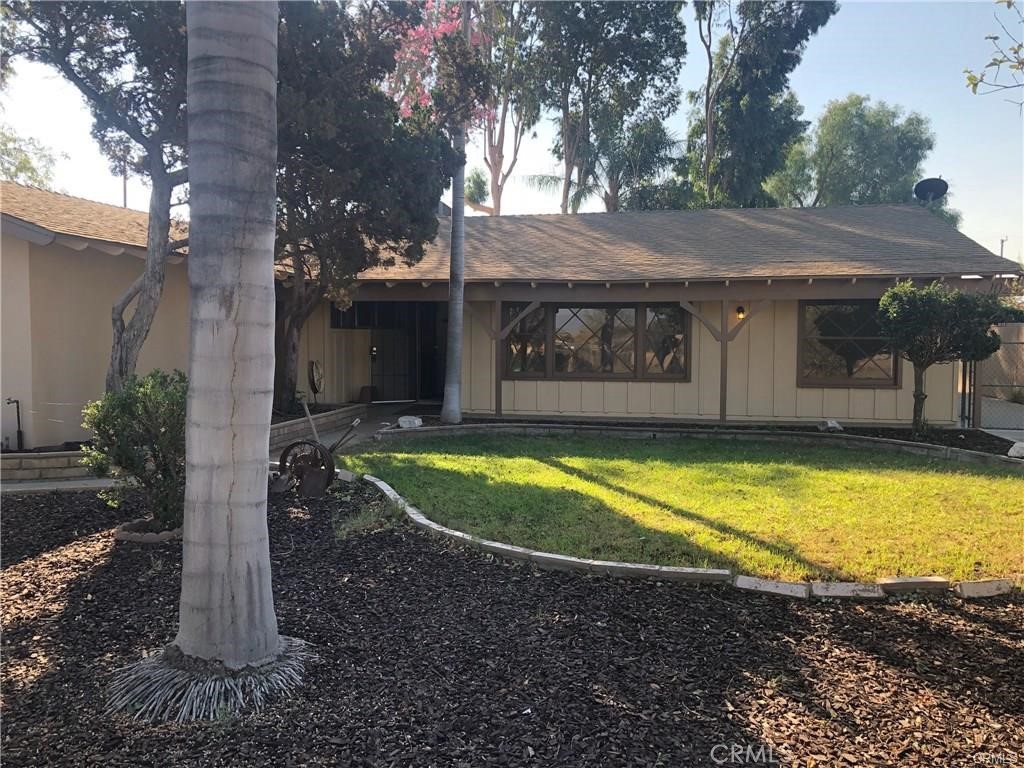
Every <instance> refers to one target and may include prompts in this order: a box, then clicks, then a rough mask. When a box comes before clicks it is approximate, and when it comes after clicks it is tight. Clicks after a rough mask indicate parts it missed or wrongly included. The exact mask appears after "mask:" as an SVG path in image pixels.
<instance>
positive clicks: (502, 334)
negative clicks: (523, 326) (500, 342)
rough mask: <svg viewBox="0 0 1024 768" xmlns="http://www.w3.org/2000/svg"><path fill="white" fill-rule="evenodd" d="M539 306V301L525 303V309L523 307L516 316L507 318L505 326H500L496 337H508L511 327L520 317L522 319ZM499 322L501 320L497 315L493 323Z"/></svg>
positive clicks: (514, 325)
mask: <svg viewBox="0 0 1024 768" xmlns="http://www.w3.org/2000/svg"><path fill="white" fill-rule="evenodd" d="M495 304H498V303H497V302H495ZM498 306H500V304H498ZM539 306H540V302H539V301H531V302H530V303H529V304H527V305H526V309H524V310H523V311H522V312H520V313H519V314H518V315H516V316H515V317H513V318H512V319H511V320H509V321H508V325H506V326H505V327H504V328H502V329H501V330H500V331H499V332H498V337H499V338H502V339H506V338H508V335H509V334H510V333H512V329H513V328H515V327H516V323H518V322H519V321H520V320H522V319H523V318H524V317H526V316H527V315H528V314H530V313H531V312H533V310H535V309H537V308H538V307H539ZM500 322H501V318H500V317H499V318H498V320H497V322H496V323H495V325H497V324H498V323H500Z"/></svg>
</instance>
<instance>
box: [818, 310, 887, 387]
mask: <svg viewBox="0 0 1024 768" xmlns="http://www.w3.org/2000/svg"><path fill="white" fill-rule="evenodd" d="M877 313H878V302H877V301H803V302H800V334H799V343H800V358H799V364H800V379H799V383H800V384H801V385H802V386H812V387H813V386H818V387H822V386H823V387H886V386H889V387H891V386H895V385H896V383H897V378H896V377H897V360H896V357H895V356H894V355H893V353H892V351H891V350H890V349H889V344H888V343H887V342H886V340H885V339H884V338H883V337H882V333H881V329H880V328H879V325H878V317H877Z"/></svg>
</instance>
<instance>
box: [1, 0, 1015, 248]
mask: <svg viewBox="0 0 1024 768" xmlns="http://www.w3.org/2000/svg"><path fill="white" fill-rule="evenodd" d="M1000 10H1001V9H999V8H997V6H996V5H995V4H994V3H992V2H989V0H979V2H956V3H953V2H904V3H880V2H857V1H855V0H854V1H851V0H847V2H844V3H842V7H841V8H840V10H839V13H838V14H837V15H836V16H835V17H833V18H832V20H831V21H830V22H829V23H828V24H827V25H826V27H825V28H824V29H823V30H822V31H821V32H820V33H819V34H818V35H817V36H816V37H814V38H812V39H811V41H810V43H809V44H808V47H807V51H806V54H805V56H804V60H803V62H802V63H801V65H800V66H799V67H798V68H797V70H796V71H795V72H794V73H793V77H792V81H791V84H792V87H793V89H794V90H795V91H796V94H797V96H798V98H799V99H800V102H801V103H802V104H803V105H804V108H805V113H804V116H805V118H806V119H809V120H814V119H816V118H817V116H818V115H819V114H820V113H821V112H822V110H823V108H824V106H825V104H826V103H827V102H828V101H829V100H831V99H839V98H843V97H844V96H846V95H848V94H850V93H864V94H868V95H870V96H871V97H872V98H873V99H876V100H884V101H887V102H889V103H892V104H898V105H900V106H902V107H904V108H906V109H907V110H915V111H918V112H920V113H922V114H923V115H925V116H926V117H928V119H929V120H930V121H931V125H932V130H933V131H934V133H935V135H936V147H935V150H934V151H933V152H932V154H931V155H930V157H929V159H928V160H927V162H926V164H925V169H924V170H925V173H926V174H927V175H936V176H937V175H941V176H942V177H943V178H945V179H946V180H947V181H949V183H950V191H951V194H952V204H953V206H954V207H956V208H958V209H960V211H961V212H962V213H963V215H964V219H963V225H962V229H963V231H964V232H965V233H966V234H968V235H969V236H970V237H972V238H974V239H975V240H977V241H978V242H980V243H981V244H982V245H984V246H985V247H987V248H989V249H990V250H992V251H993V252H996V253H998V252H999V240H1000V238H1001V237H1004V236H1005V237H1008V238H1009V239H1008V241H1007V243H1006V246H1005V248H1006V255H1007V256H1008V257H1011V258H1013V259H1015V260H1017V261H1021V260H1022V258H1024V248H1022V244H1024V224H1022V219H1024V214H1022V212H1024V149H1022V147H1024V136H1022V122H1021V117H1020V112H1019V110H1018V107H1017V106H1015V105H1013V104H1009V103H1007V102H1006V101H1004V100H1003V97H1002V96H1000V95H992V96H984V97H982V96H973V95H971V93H970V91H969V90H968V89H967V88H966V87H965V86H964V74H963V70H964V68H965V67H968V66H969V67H974V68H977V67H980V66H981V65H982V64H983V63H984V62H986V61H987V60H988V58H989V55H990V53H991V48H990V43H989V42H988V41H986V40H985V35H987V34H990V33H993V32H996V31H998V25H997V24H996V21H995V19H994V18H993V14H995V13H997V12H999V11H1000ZM683 13H684V18H685V20H686V22H687V37H688V48H689V54H688V56H687V62H686V64H685V66H684V68H683V72H682V75H681V77H680V84H681V86H682V87H683V88H684V89H692V88H694V87H696V86H697V85H699V84H700V82H701V78H702V77H703V68H702V67H701V56H700V53H701V49H700V43H699V40H698V39H697V35H696V28H695V26H694V25H693V23H692V18H693V11H692V9H691V8H686V9H685V10H684V11H683ZM1004 16H1005V13H1004ZM0 104H2V105H3V115H2V117H0V119H2V120H3V121H5V122H7V123H9V124H11V125H12V126H13V127H14V128H15V130H17V131H18V132H19V133H22V134H23V135H30V136H35V137H36V138H38V139H39V140H41V141H43V142H44V143H46V144H48V145H50V146H51V147H53V148H54V149H55V150H57V151H58V152H61V153H63V154H64V155H66V157H65V158H63V159H61V160H60V162H59V163H58V167H57V178H56V185H57V187H58V188H60V189H63V190H64V191H66V192H68V193H70V194H75V195H80V196H83V197H88V198H92V199H95V200H101V201H103V202H109V203H114V204H118V205H119V204H120V203H121V182H120V179H117V178H114V177H113V176H112V175H111V174H110V172H109V170H108V168H107V163H106V161H105V160H104V159H103V158H102V156H101V155H100V154H99V152H98V150H97V149H96V147H95V144H94V142H93V141H92V138H91V137H90V135H89V127H90V125H91V119H90V117H89V114H88V112H87V111H86V110H85V108H84V105H83V104H82V100H81V98H80V97H79V96H78V94H77V92H76V91H75V90H74V88H72V87H71V86H69V85H67V84H66V83H64V82H63V81H62V80H61V79H60V77H59V76H58V75H56V74H53V73H51V72H50V71H49V70H46V69H44V68H43V67H41V66H38V65H29V64H23V63H21V64H19V65H18V67H17V74H16V75H15V77H14V78H13V79H12V81H11V83H10V84H9V86H8V89H7V92H6V93H5V94H3V95H2V96H0ZM670 127H671V129H672V130H673V131H674V132H675V133H676V134H678V135H679V136H682V135H684V134H685V131H686V116H685V112H680V113H679V114H677V115H675V116H674V117H673V118H672V120H671V121H670ZM537 133H538V135H537V138H536V139H533V140H528V141H527V142H525V143H524V147H523V152H522V155H521V158H520V162H519V165H518V166H517V167H516V171H515V174H514V175H513V177H512V179H510V181H509V185H508V187H507V188H506V193H505V199H504V204H503V209H504V212H505V213H556V212H557V211H558V200H557V196H556V195H554V194H544V193H541V192H538V191H536V190H534V189H532V188H531V187H530V186H529V185H528V184H527V183H526V181H525V177H527V176H529V175H530V174H535V173H550V172H551V171H552V170H554V169H555V164H554V161H553V159H552V158H551V155H550V154H549V149H550V146H551V138H552V129H551V126H550V122H549V121H544V122H543V123H542V124H541V125H540V126H538V129H537ZM480 158H481V154H480V151H479V147H477V146H471V148H470V155H469V166H470V167H473V166H481V167H482V165H483V164H482V162H481V159H480ZM146 196H147V192H146V189H145V186H144V184H143V183H142V182H141V181H140V180H132V182H131V184H130V187H129V200H128V202H129V205H130V206H131V207H133V208H141V209H144V208H145V207H146V202H147V197H146ZM587 210H600V205H599V203H598V202H597V201H593V202H592V203H591V204H590V205H589V206H588V207H587Z"/></svg>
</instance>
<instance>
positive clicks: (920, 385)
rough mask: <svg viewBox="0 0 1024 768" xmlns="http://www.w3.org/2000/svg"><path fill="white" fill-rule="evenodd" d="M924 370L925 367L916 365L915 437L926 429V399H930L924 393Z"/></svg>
mask: <svg viewBox="0 0 1024 768" xmlns="http://www.w3.org/2000/svg"><path fill="white" fill-rule="evenodd" d="M924 372H925V369H924V367H922V366H918V365H915V366H914V425H913V432H914V436H915V437H916V436H917V435H920V434H921V433H922V432H923V431H924V401H925V400H927V399H928V395H926V394H925V393H924Z"/></svg>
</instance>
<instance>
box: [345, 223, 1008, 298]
mask: <svg viewBox="0 0 1024 768" xmlns="http://www.w3.org/2000/svg"><path fill="white" fill-rule="evenodd" d="M449 227H450V224H449V223H448V221H445V220H442V222H441V227H440V229H439V231H438V237H437V239H436V240H435V242H434V243H432V244H431V245H428V246H427V249H426V254H425V256H424V258H423V260H422V261H420V262H419V263H418V264H416V265H415V266H413V267H408V266H405V265H402V264H399V265H396V266H394V267H390V268H379V269H372V270H368V271H366V272H364V273H362V274H361V275H360V276H359V278H360V280H388V281H391V280H420V281H427V280H430V281H445V280H447V279H448V271H449V270H448V249H449V245H448V242H449V235H450V232H449ZM465 252H466V280H467V281H468V282H484V281H491V280H509V281H512V280H516V281H527V280H529V281H537V282H555V281H557V282H562V281H566V282H571V281H579V282H590V281H592V282H609V281H614V282H624V281H625V282H628V281H678V280H715V279H742V278H769V277H777V278H786V277H791V278H796V277H822V276H835V277H859V276H885V277H897V276H911V275H922V276H924V275H928V276H931V275H962V274H980V275H986V276H989V275H993V274H1009V273H1014V274H1016V273H1019V272H1020V265H1018V264H1015V263H1014V262H1012V261H1009V260H1008V259H1003V258H1000V257H999V256H996V255H995V254H993V253H991V252H990V251H988V250H986V249H985V248H983V247H982V246H981V245H979V244H978V243H976V242H974V241H973V240H971V239H970V238H969V237H967V236H966V235H963V234H962V233H960V232H959V231H957V230H956V229H955V228H954V227H952V226H950V225H949V224H947V223H946V222H944V221H942V220H941V219H939V218H938V217H937V216H935V215H933V214H932V213H930V212H928V211H927V210H925V209H924V208H921V207H920V206H918V205H914V204H910V205H870V206H841V207H835V208H745V209H726V210H703V211H636V212H623V213H586V214H576V215H569V216H566V215H544V216H495V217H491V216H468V217H466V240H465Z"/></svg>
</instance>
